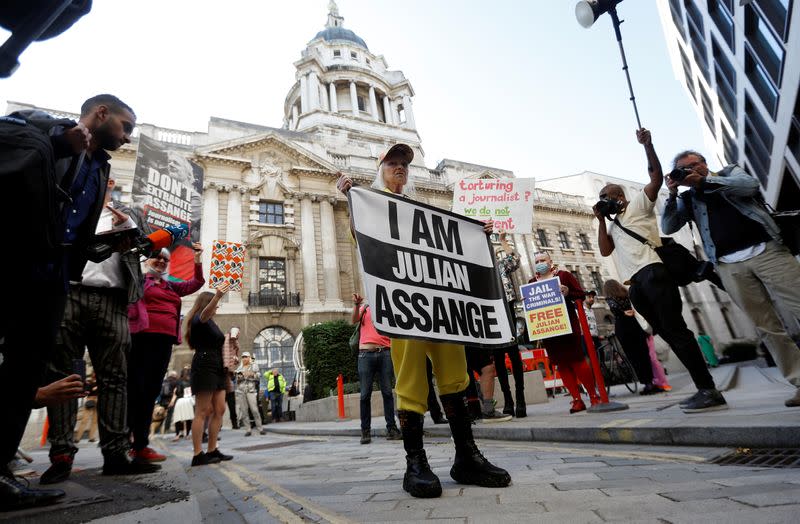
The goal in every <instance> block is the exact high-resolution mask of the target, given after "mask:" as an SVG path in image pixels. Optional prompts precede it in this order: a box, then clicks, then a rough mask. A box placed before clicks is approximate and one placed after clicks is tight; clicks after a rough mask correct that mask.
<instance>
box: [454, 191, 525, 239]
mask: <svg viewBox="0 0 800 524" xmlns="http://www.w3.org/2000/svg"><path fill="white" fill-rule="evenodd" d="M534 182H535V181H534V179H532V178H478V179H470V178H462V179H461V180H459V181H458V182H456V184H455V185H454V186H453V213H456V214H459V215H463V216H466V217H470V218H474V219H476V220H480V221H481V222H488V221H489V220H492V221H494V227H495V229H505V230H506V231H508V232H509V233H514V234H518V235H524V234H529V233H532V232H533V188H534Z"/></svg>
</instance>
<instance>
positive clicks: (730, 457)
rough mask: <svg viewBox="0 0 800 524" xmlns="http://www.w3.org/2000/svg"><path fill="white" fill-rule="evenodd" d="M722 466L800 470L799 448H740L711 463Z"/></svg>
mask: <svg viewBox="0 0 800 524" xmlns="http://www.w3.org/2000/svg"><path fill="white" fill-rule="evenodd" d="M711 462H712V463H713V464H719V465H721V466H756V467H759V468H800V449H798V448H765V449H752V448H739V449H736V450H734V451H731V452H729V453H725V454H724V455H720V456H719V457H717V458H715V459H714V460H712V461H711Z"/></svg>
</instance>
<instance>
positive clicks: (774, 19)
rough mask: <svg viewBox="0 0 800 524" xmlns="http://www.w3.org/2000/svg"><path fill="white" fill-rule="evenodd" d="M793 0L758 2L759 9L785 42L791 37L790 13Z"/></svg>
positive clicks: (760, 0)
mask: <svg viewBox="0 0 800 524" xmlns="http://www.w3.org/2000/svg"><path fill="white" fill-rule="evenodd" d="M791 3H792V0H758V4H757V5H758V8H759V9H760V10H761V12H762V13H764V18H766V19H767V21H768V22H769V23H770V25H771V26H772V29H773V30H774V31H775V33H776V34H777V35H778V36H779V37H780V38H781V39H782V40H783V41H784V42H785V41H786V37H788V36H789V12H790V11H791Z"/></svg>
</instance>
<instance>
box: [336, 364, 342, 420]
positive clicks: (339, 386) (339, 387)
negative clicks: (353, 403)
mask: <svg viewBox="0 0 800 524" xmlns="http://www.w3.org/2000/svg"><path fill="white" fill-rule="evenodd" d="M336 389H337V390H338V396H339V418H344V377H342V374H341V373H339V376H338V377H337V378H336Z"/></svg>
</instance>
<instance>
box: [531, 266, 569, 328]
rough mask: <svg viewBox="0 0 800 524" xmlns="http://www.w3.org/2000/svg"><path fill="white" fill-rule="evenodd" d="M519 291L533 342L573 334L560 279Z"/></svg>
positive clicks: (553, 279)
mask: <svg viewBox="0 0 800 524" xmlns="http://www.w3.org/2000/svg"><path fill="white" fill-rule="evenodd" d="M519 290H520V293H521V294H522V308H523V310H524V311H525V322H526V323H527V324H528V337H530V339H531V340H540V339H543V338H550V337H557V336H558V335H567V334H569V333H572V326H571V325H570V323H569V314H568V313H567V303H566V301H565V300H564V295H563V294H562V293H561V281H560V280H559V279H558V277H553V278H548V279H546V280H539V281H537V282H534V283H532V284H525V285H524V286H520V288H519Z"/></svg>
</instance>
